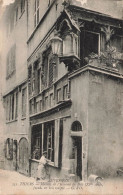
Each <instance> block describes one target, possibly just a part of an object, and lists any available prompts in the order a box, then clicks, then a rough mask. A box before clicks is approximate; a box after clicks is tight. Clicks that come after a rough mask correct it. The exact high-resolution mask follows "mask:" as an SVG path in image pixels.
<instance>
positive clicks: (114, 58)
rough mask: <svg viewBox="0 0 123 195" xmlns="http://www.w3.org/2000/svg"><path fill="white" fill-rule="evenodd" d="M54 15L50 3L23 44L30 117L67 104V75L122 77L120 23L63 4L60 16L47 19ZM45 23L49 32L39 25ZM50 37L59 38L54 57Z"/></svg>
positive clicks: (121, 29) (122, 34)
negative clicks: (91, 71)
mask: <svg viewBox="0 0 123 195" xmlns="http://www.w3.org/2000/svg"><path fill="white" fill-rule="evenodd" d="M53 6H55V7H54V8H55V12H54V13H52V12H53ZM57 7H58V5H57ZM56 12H57V9H56V2H55V1H54V2H53V4H52V6H51V7H50V8H49V12H48V14H47V15H45V17H46V18H44V19H43V20H44V21H41V22H39V26H38V28H37V29H35V31H34V33H33V34H32V36H31V37H30V38H29V39H28V42H27V43H28V55H29V56H28V60H27V63H28V81H29V82H28V84H29V97H30V99H29V101H30V116H32V117H33V116H36V115H37V114H40V113H42V114H43V113H45V112H46V111H48V110H49V111H50V110H51V109H53V108H54V109H55V108H56V107H57V106H58V105H59V106H61V105H64V104H65V102H66V104H65V105H67V103H68V102H69V101H70V102H71V100H70V99H71V90H70V89H71V87H70V85H71V84H70V79H71V78H72V77H71V76H70V77H69V75H71V74H72V75H74V73H75V72H76V74H79V71H80V72H81V71H82V72H83V71H85V70H87V69H88V70H89V68H92V69H94V70H95V71H97V72H98V71H100V72H101V71H102V73H104V74H110V75H114V76H116V77H120V78H121V77H122V76H121V75H122V74H123V23H122V20H119V19H115V18H112V17H110V16H108V15H104V14H101V13H98V12H94V11H90V10H87V9H84V8H80V7H78V6H73V5H70V4H64V9H63V11H62V13H61V14H59V15H58V17H57V18H56V20H53V21H51V17H50V16H51V15H52V14H55V13H56ZM45 19H46V20H45ZM45 21H49V23H50V25H49V30H48V29H47V27H45V26H43V25H44V24H45ZM41 29H42V31H43V30H44V32H45V33H44V35H42V34H40V33H41ZM52 37H57V38H58V37H59V39H60V40H61V41H60V45H59V53H58V54H57V55H56V54H55V55H54V53H53V48H52V43H51V40H52ZM35 40H37V42H35ZM34 43H36V44H37V45H35V44H34ZM57 46H58V45H57ZM30 47H31V50H30ZM30 51H31V52H30ZM69 105H70V104H69V103H68V106H69ZM61 107H62V106H61ZM63 107H64V106H63Z"/></svg>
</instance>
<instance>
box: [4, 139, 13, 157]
mask: <svg viewBox="0 0 123 195" xmlns="http://www.w3.org/2000/svg"><path fill="white" fill-rule="evenodd" d="M5 156H6V158H7V159H8V160H12V159H13V139H10V138H8V139H7V140H6V145H5Z"/></svg>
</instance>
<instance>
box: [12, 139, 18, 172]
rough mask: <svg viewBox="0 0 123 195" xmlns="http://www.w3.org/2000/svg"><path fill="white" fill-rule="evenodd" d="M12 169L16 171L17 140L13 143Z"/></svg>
mask: <svg viewBox="0 0 123 195" xmlns="http://www.w3.org/2000/svg"><path fill="white" fill-rule="evenodd" d="M13 167H14V170H15V171H17V140H14V142H13Z"/></svg>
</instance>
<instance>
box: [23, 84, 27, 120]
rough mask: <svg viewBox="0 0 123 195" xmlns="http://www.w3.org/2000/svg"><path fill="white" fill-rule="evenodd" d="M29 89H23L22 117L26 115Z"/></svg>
mask: <svg viewBox="0 0 123 195" xmlns="http://www.w3.org/2000/svg"><path fill="white" fill-rule="evenodd" d="M26 103H27V89H26V88H24V89H22V117H26Z"/></svg>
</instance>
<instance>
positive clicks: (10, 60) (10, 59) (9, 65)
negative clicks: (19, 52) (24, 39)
mask: <svg viewBox="0 0 123 195" xmlns="http://www.w3.org/2000/svg"><path fill="white" fill-rule="evenodd" d="M15 49H16V46H15V45H14V46H13V47H12V48H11V49H10V50H9V52H8V55H7V62H6V79H9V77H11V75H12V74H13V73H14V72H15Z"/></svg>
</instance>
